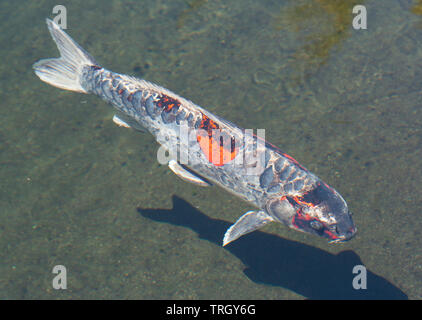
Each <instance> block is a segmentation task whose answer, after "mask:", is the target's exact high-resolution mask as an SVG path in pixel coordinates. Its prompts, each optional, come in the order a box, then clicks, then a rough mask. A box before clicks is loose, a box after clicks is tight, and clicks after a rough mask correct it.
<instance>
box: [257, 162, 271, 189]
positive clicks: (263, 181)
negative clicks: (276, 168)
mask: <svg viewBox="0 0 422 320" xmlns="http://www.w3.org/2000/svg"><path fill="white" fill-rule="evenodd" d="M273 178H274V172H273V166H270V167H268V168H267V169H265V170H264V172H263V173H262V174H261V176H260V177H259V185H260V186H261V188H267V187H268V186H269V185H270V183H271V182H272V181H273Z"/></svg>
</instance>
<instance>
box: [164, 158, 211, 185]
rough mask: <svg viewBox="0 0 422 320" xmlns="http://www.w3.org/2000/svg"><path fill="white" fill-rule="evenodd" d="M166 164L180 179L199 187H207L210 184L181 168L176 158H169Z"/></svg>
mask: <svg viewBox="0 0 422 320" xmlns="http://www.w3.org/2000/svg"><path fill="white" fill-rule="evenodd" d="M168 166H169V168H170V170H171V171H173V172H174V173H175V174H176V175H177V176H178V177H179V178H180V179H183V180H185V181H187V182H191V183H194V184H197V185H198V186H201V187H208V186H210V185H211V184H210V183H208V182H207V181H205V180H204V179H202V178H200V177H199V176H197V175H195V174H193V173H192V172H189V171H188V170H186V169H185V168H183V167H182V165H180V164H179V163H178V162H177V161H176V160H170V161H169V164H168Z"/></svg>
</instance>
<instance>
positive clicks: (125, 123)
mask: <svg viewBox="0 0 422 320" xmlns="http://www.w3.org/2000/svg"><path fill="white" fill-rule="evenodd" d="M113 122H114V123H115V124H117V125H118V126H119V127H125V128H132V129H135V130H136V131H140V132H145V130H144V128H143V127H142V126H141V125H140V124H139V123H138V122H136V120H134V119H132V118H130V117H128V116H126V115H124V114H123V113H119V114H115V115H114V116H113Z"/></svg>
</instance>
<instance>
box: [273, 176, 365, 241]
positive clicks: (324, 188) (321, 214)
mask: <svg viewBox="0 0 422 320" xmlns="http://www.w3.org/2000/svg"><path fill="white" fill-rule="evenodd" d="M267 212H268V213H270V214H271V215H272V216H275V217H276V218H277V219H278V220H279V221H280V222H283V223H285V224H287V225H288V226H289V227H291V228H293V229H295V230H298V231H302V232H305V233H311V234H315V235H318V236H322V237H325V238H327V239H328V240H329V242H331V243H338V242H344V241H347V240H350V239H351V238H352V237H353V236H354V235H355V234H356V231H357V228H356V226H355V224H354V223H353V220H352V214H351V212H350V210H349V208H348V206H347V203H346V201H344V199H343V198H342V196H341V195H340V194H339V193H338V192H337V191H336V190H334V189H333V188H331V187H329V186H328V185H327V184H325V183H324V182H322V181H320V182H318V183H316V184H315V186H314V187H312V188H311V189H310V190H308V191H306V192H304V193H303V194H301V195H295V196H288V195H286V196H283V197H282V198H280V199H276V200H275V201H272V202H270V203H269V205H267Z"/></svg>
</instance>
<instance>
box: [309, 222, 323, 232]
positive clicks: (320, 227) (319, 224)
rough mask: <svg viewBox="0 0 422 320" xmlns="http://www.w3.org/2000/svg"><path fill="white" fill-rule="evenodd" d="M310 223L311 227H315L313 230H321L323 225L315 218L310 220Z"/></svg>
mask: <svg viewBox="0 0 422 320" xmlns="http://www.w3.org/2000/svg"><path fill="white" fill-rule="evenodd" d="M310 225H311V227H312V229H315V230H321V229H322V228H323V227H324V226H323V225H322V223H321V222H319V221H317V220H312V221H311V222H310Z"/></svg>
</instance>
